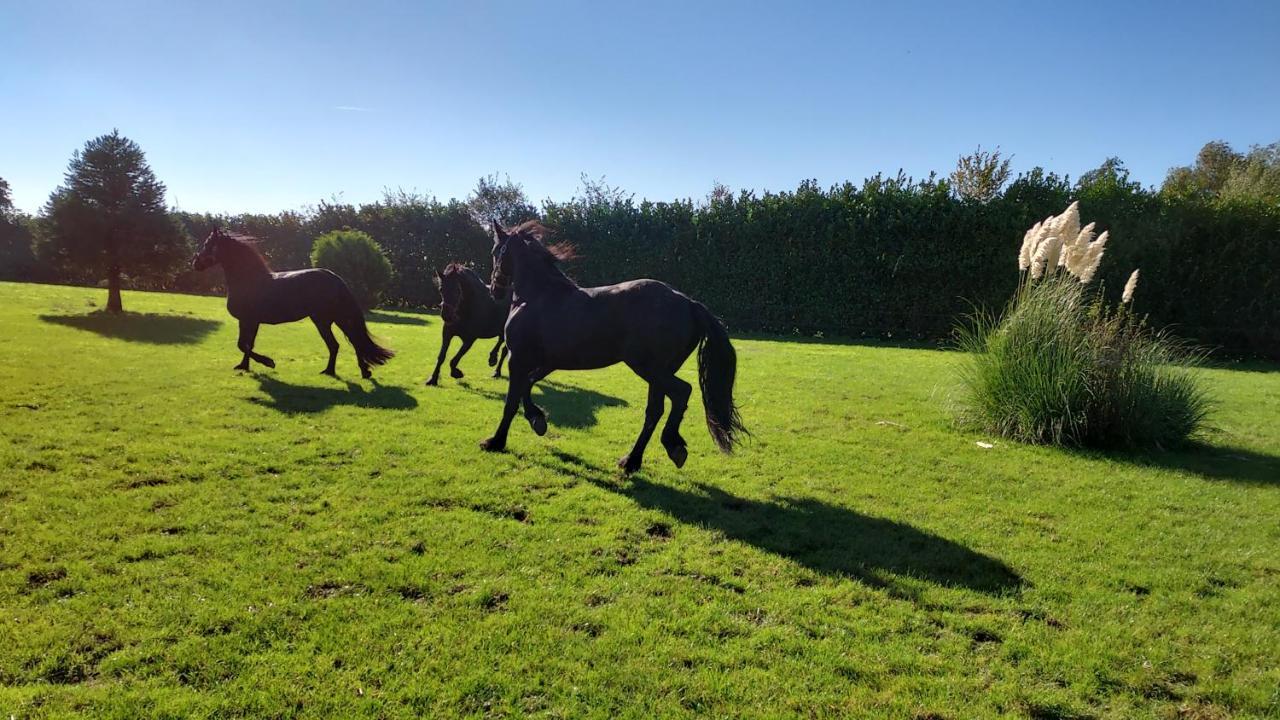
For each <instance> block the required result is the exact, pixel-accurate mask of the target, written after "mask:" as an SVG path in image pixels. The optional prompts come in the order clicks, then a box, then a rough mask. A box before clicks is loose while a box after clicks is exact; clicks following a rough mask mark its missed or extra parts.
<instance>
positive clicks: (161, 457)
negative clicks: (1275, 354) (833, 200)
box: [0, 284, 1280, 719]
mask: <svg viewBox="0 0 1280 720" xmlns="http://www.w3.org/2000/svg"><path fill="white" fill-rule="evenodd" d="M104 302H105V292H104V291H101V290H87V289H80V288H65V287H52V286H39V285H16V284H0V343H2V344H0V434H2V438H0V466H2V467H3V479H2V480H0V616H2V617H3V622H2V623H0V683H2V684H3V687H0V717H4V718H8V717H9V716H10V715H12V716H14V717H17V718H27V717H39V716H63V715H76V714H83V715H86V716H94V717H121V718H133V717H191V716H197V717H243V716H252V717H259V716H271V717H295V716H305V717H323V718H333V717H347V716H357V715H359V716H369V717H419V716H474V717H481V716H486V717H487V716H494V717H501V716H526V715H528V716H541V717H573V718H578V717H599V718H609V717H635V718H647V717H654V716H664V717H665V716H693V715H709V716H717V717H729V716H735V717H737V716H742V717H790V716H806V717H841V716H845V717H848V716H852V717H884V718H911V717H916V718H957V719H958V718H974V717H994V716H1003V717H1031V718H1084V717H1114V718H1134V717H1139V718H1140V717H1158V718H1165V717H1167V718H1225V717H1280V659H1278V658H1280V368H1277V367H1274V366H1262V365H1247V366H1241V367H1239V368H1237V369H1230V370H1228V369H1215V370H1211V371H1208V377H1209V383H1210V386H1211V387H1212V388H1213V390H1214V392H1215V394H1216V396H1217V398H1218V399H1219V401H1220V402H1219V405H1218V407H1217V409H1216V412H1215V415H1214V418H1213V423H1214V430H1213V431H1211V432H1210V433H1208V434H1207V435H1206V436H1205V437H1204V438H1203V441H1202V444H1201V446H1200V447H1199V448H1197V449H1195V450H1193V451H1186V452H1179V453H1158V454H1150V455H1142V456H1134V455H1103V454H1092V453H1078V452H1064V451H1061V450H1055V449H1050V448H1044V447H1031V446H1020V445H1015V444H1011V443H1008V442H1004V441H996V442H995V446H994V448H991V449H984V448H982V447H979V446H978V445H977V441H980V440H990V438H985V437H983V436H981V435H976V434H973V433H970V432H967V431H964V430H958V429H956V428H955V427H953V425H952V423H951V418H952V413H951V411H950V403H951V402H952V397H953V393H954V386H953V383H952V379H951V369H952V367H953V366H954V364H955V363H956V361H957V359H958V358H957V356H956V355H955V354H953V353H946V352H939V351H933V350H923V349H902V348H896V347H887V346H870V345H854V344H841V343H838V342H817V341H793V340H791V339H786V338H780V339H752V340H738V341H737V343H736V344H737V347H738V353H739V387H738V394H739V397H740V400H741V404H742V413H743V417H744V418H745V420H746V422H747V424H748V426H749V427H750V428H751V429H752V431H753V432H754V433H755V439H754V441H752V442H751V443H750V444H749V445H748V446H747V447H746V448H745V449H744V450H743V451H742V452H741V453H739V454H738V455H735V456H733V457H725V456H721V455H719V454H718V453H716V452H715V451H714V449H713V446H712V443H711V441H710V438H709V437H708V436H707V433H706V431H705V428H704V427H703V425H702V410H701V407H700V404H699V406H698V407H696V409H695V408H693V407H691V410H690V413H689V416H688V419H687V421H686V426H685V433H684V434H685V436H686V437H687V438H688V439H689V441H690V457H689V462H688V464H687V465H686V466H685V468H684V469H683V470H676V469H675V468H674V467H673V466H672V465H671V464H670V463H669V462H668V461H667V459H666V457H665V454H664V453H663V452H662V450H661V448H660V447H659V446H658V445H657V443H656V441H655V443H654V445H653V446H651V448H650V452H649V454H648V457H647V459H646V468H645V469H644V470H643V471H642V472H641V473H639V474H637V475H636V476H634V477H632V478H630V479H625V478H622V477H620V476H619V475H618V474H617V472H616V470H615V469H614V462H615V461H616V459H617V458H618V457H620V456H621V455H622V454H623V453H625V452H626V450H627V449H628V447H629V446H630V443H631V442H632V440H633V439H634V436H635V433H636V432H637V430H638V429H639V425H640V421H641V415H642V412H643V402H644V396H645V393H644V387H643V385H642V384H641V382H640V381H639V380H638V379H637V378H635V377H634V376H633V375H631V373H630V372H629V371H627V370H626V369H625V368H614V369H610V370H605V371H598V372H591V373H559V374H556V375H553V376H552V377H551V378H550V381H549V382H547V383H545V384H544V385H543V386H542V387H541V389H540V390H539V391H538V393H540V395H541V400H540V402H541V404H543V405H544V407H546V409H547V411H548V414H549V416H550V419H551V423H552V428H551V431H550V432H549V433H548V435H547V436H546V437H545V438H538V437H536V436H534V434H533V433H532V431H530V430H529V428H528V425H527V424H525V423H524V422H523V420H521V419H517V421H516V425H515V426H514V427H513V431H512V435H511V440H510V444H509V446H510V452H508V453H506V454H500V455H488V454H484V453H482V452H480V450H479V449H478V448H477V443H478V442H479V441H480V440H481V439H483V438H485V437H487V436H488V435H489V433H490V432H491V430H492V429H493V426H494V424H495V423H496V421H497V417H498V414H499V411H500V401H499V399H498V398H499V397H500V393H501V392H502V391H503V389H504V388H505V381H498V380H493V379H490V378H489V377H488V368H487V367H486V366H485V356H486V355H487V352H488V349H489V345H488V343H487V342H486V343H485V344H483V345H481V344H477V346H476V347H475V348H474V349H473V350H472V352H471V354H470V356H469V357H468V358H467V359H466V360H465V361H464V363H463V367H464V369H465V370H466V371H467V372H468V376H467V378H466V379H465V380H463V381H455V380H453V379H451V378H448V377H447V372H446V374H445V377H444V378H443V379H442V381H441V387H439V388H426V387H423V386H422V381H423V379H425V377H426V375H427V373H428V372H429V370H430V363H431V362H432V361H433V360H434V358H435V352H436V348H437V347H438V342H439V336H440V332H439V331H440V328H439V319H438V318H437V317H436V316H433V315H411V314H400V313H379V314H378V316H377V322H376V323H375V324H374V332H375V334H377V335H379V336H381V337H382V338H383V339H385V340H386V341H387V342H388V344H390V345H391V346H392V347H394V348H395V349H396V350H398V351H399V353H400V354H399V356H398V357H397V358H396V359H395V360H393V361H392V362H391V363H390V364H389V365H388V366H386V367H385V368H382V369H380V371H378V372H377V373H376V377H377V380H378V383H377V384H376V385H371V384H370V383H368V382H361V381H359V380H358V379H357V378H358V372H357V370H356V368H355V363H354V359H353V357H352V355H351V353H350V350H349V348H348V346H347V345H346V344H345V342H344V344H343V349H342V355H341V356H340V358H339V363H338V371H339V373H340V374H341V375H342V377H343V379H342V380H334V379H331V378H327V377H323V376H321V375H319V374H318V372H319V370H320V369H321V368H322V367H323V365H324V349H323V344H322V343H321V341H320V339H319V338H318V336H317V335H316V333H315V330H314V329H313V328H312V327H311V325H310V323H303V324H294V325H291V326H281V327H267V328H264V329H263V331H262V332H261V333H260V335H259V338H258V349H259V351H260V352H263V353H265V354H267V355H271V356H272V357H274V358H275V360H276V362H277V369H275V370H264V371H263V372H255V373H249V374H241V373H237V372H234V371H233V370H232V369H231V367H232V365H234V364H235V363H236V362H237V361H238V360H239V354H238V352H237V351H236V350H235V336H236V329H235V324H234V322H232V321H231V318H230V317H229V316H227V315H226V313H225V310H224V308H223V303H222V300H221V299H217V298H201V297H187V296H176V295H163V294H145V293H126V295H125V307H126V308H127V309H128V310H130V311H131V314H129V315H127V316H126V317H123V318H119V319H110V318H103V317H101V316H92V315H89V313H92V312H94V311H95V310H96V309H97V308H98V307H99V306H101V305H102V304H103V303H104ZM694 369H695V368H694V366H693V363H692V362H690V363H689V364H688V365H686V367H685V368H684V370H683V375H684V376H685V377H686V379H692V378H693V377H694ZM694 398H695V402H698V403H700V396H699V395H697V393H696V391H695V396H694Z"/></svg>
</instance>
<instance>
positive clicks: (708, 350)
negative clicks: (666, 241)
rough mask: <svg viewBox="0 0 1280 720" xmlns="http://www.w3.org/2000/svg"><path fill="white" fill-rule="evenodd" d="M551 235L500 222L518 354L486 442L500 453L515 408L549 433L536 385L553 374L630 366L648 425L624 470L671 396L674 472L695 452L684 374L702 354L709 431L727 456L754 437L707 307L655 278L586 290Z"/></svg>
mask: <svg viewBox="0 0 1280 720" xmlns="http://www.w3.org/2000/svg"><path fill="white" fill-rule="evenodd" d="M545 235H546V229H545V228H543V227H542V226H541V225H539V224H538V223H537V222H536V221H530V222H527V223H524V224H523V225H519V226H517V227H514V228H511V229H509V230H507V229H503V228H502V226H501V225H499V224H498V223H497V222H496V221H495V222H494V223H493V277H492V281H491V283H490V288H491V289H492V292H493V294H494V296H495V297H501V296H502V295H503V294H505V292H506V290H507V288H508V286H510V287H511V289H512V296H511V308H512V309H511V314H510V315H509V316H508V318H507V326H506V339H507V346H508V347H509V348H510V350H511V361H510V363H509V365H508V368H507V370H508V372H509V374H510V376H511V379H510V384H509V386H508V388H507V399H506V406H505V407H504V408H503V411H502V421H501V422H499V423H498V429H497V430H496V431H495V432H494V434H493V437H491V438H489V439H488V440H485V441H484V442H483V443H481V444H480V446H481V447H482V448H484V449H485V450H491V451H497V450H502V449H504V448H505V447H506V444H507V431H508V430H509V429H510V427H511V420H512V418H513V417H515V414H516V407H517V406H518V405H520V404H521V403H523V404H524V414H525V418H526V419H528V421H529V425H530V426H532V427H533V431H534V432H535V433H537V434H538V435H542V434H544V433H546V431H547V417H546V413H544V412H543V411H542V409H541V408H539V407H538V406H537V405H535V404H533V398H532V396H531V394H530V393H531V391H532V388H533V385H534V384H535V383H537V382H538V381H539V380H541V379H542V378H544V377H546V376H547V375H548V374H549V373H551V372H552V371H554V370H589V369H594V368H602V367H607V366H609V365H613V364H615V363H619V362H623V363H626V364H627V367H629V368H631V370H632V371H633V372H635V374H637V375H639V376H640V377H641V378H643V379H644V380H645V381H646V382H648V383H649V400H648V404H647V405H646V406H645V411H644V426H643V427H642V428H641V429H640V436H639V437H638V438H636V443H635V446H634V447H632V448H631V452H629V453H627V455H626V456H625V457H623V458H622V459H621V460H620V461H618V465H619V466H620V467H621V468H622V469H623V470H625V471H626V472H634V471H635V470H638V469H639V468H640V463H641V461H642V460H643V457H644V449H645V446H646V445H648V443H649V438H650V436H651V435H652V434H653V431H654V428H656V427H657V425H658V420H660V419H661V418H662V412H663V409H664V408H663V405H664V400H663V399H664V398H670V399H671V413H670V415H668V416H667V423H666V425H665V426H664V427H663V429H662V438H661V439H662V445H663V447H664V448H666V450H667V455H668V456H669V457H670V458H671V461H672V462H673V463H675V464H676V467H681V466H683V465H684V462H685V460H686V459H688V456H689V451H688V450H687V449H686V446H685V440H684V438H683V437H681V436H680V422H681V420H682V419H683V418H684V412H685V409H686V408H687V407H688V405H689V395H690V394H691V393H692V391H693V389H692V387H691V386H690V385H689V383H687V382H685V381H683V380H681V379H680V378H678V377H676V371H677V370H679V369H680V366H681V365H683V364H684V361H685V360H686V359H687V358H688V357H689V355H690V354H691V353H692V352H693V351H694V349H695V348H696V349H697V350H698V384H699V385H700V386H701V387H702V404H703V407H704V408H705V410H706V413H707V429H709V430H710V431H711V437H712V439H714V440H715V442H716V444H717V445H718V446H719V447H720V449H721V450H723V451H724V452H726V453H728V452H732V450H733V447H734V445H736V444H737V443H738V442H739V441H740V439H741V435H742V434H744V433H746V428H744V427H743V425H742V420H741V418H739V417H738V409H737V407H736V406H735V405H734V403H733V382H734V376H735V375H736V373H737V363H738V361H737V354H736V353H735V352H734V349H733V345H731V344H730V343H729V334H728V333H727V332H726V331H725V328H724V325H722V324H721V323H720V321H719V320H718V319H717V318H716V317H715V316H714V315H712V314H711V311H709V310H707V308H706V306H704V305H703V304H702V303H699V302H696V301H694V300H691V299H690V298H689V297H688V296H686V295H684V294H682V293H679V292H677V291H675V290H673V289H672V288H671V287H670V286H668V285H667V284H665V283H662V282H658V281H657V280H631V281H628V282H624V283H620V284H618V285H607V286H605V287H596V288H582V287H578V285H577V284H576V283H574V282H573V280H570V279H569V278H568V277H567V276H566V275H565V274H564V273H562V272H561V271H560V269H559V267H557V266H556V263H557V261H558V260H564V259H568V258H569V257H571V255H572V248H568V247H566V246H564V245H553V246H550V247H547V246H545V245H544V244H543V242H542V241H543V239H544V237H545Z"/></svg>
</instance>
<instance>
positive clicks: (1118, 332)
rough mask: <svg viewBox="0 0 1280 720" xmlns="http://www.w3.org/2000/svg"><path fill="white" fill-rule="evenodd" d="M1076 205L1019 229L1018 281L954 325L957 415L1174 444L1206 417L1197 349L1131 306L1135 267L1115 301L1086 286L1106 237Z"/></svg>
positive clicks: (1006, 425) (1018, 433)
mask: <svg viewBox="0 0 1280 720" xmlns="http://www.w3.org/2000/svg"><path fill="white" fill-rule="evenodd" d="M1076 208H1077V206H1076V205H1074V204H1073V205H1072V206H1071V207H1070V208H1068V210H1067V212H1066V213H1063V215H1061V216H1058V217H1051V218H1049V219H1047V220H1046V221H1044V222H1043V223H1039V224H1037V225H1036V226H1035V227H1033V228H1032V229H1031V230H1030V231H1029V232H1028V233H1027V236H1026V239H1025V241H1024V243H1023V247H1022V251H1021V252H1020V254H1019V266H1020V267H1021V268H1022V271H1023V275H1022V281H1021V282H1020V283H1019V285H1018V289H1017V290H1016V292H1015V293H1014V296H1013V299H1012V300H1011V301H1010V302H1009V304H1008V306H1007V307H1006V308H1005V311H1004V313H1003V314H1002V316H1001V317H1000V318H996V317H993V316H992V315H990V314H987V313H982V312H979V313H977V314H976V315H975V316H973V318H972V322H971V323H970V324H969V325H968V326H965V327H962V328H961V329H960V330H959V341H960V342H959V344H960V347H961V349H963V350H965V351H967V352H968V357H967V359H966V360H965V362H964V364H963V365H962V369H961V382H962V385H963V387H964V390H965V401H964V408H963V417H962V419H963V420H965V421H967V422H970V423H972V424H974V425H976V426H978V427H981V428H982V429H984V430H986V431H988V432H991V433H995V434H997V435H1000V436H1003V437H1007V438H1010V439H1014V440H1019V441H1024V442H1037V443H1052V444H1057V445H1075V446H1093V447H1107V446H1128V447H1133V446H1157V447H1159V446H1169V445H1174V444H1178V443H1181V442H1183V441H1185V440H1186V439H1187V437H1188V436H1190V435H1191V434H1192V433H1193V432H1195V430H1196V429H1197V428H1198V427H1199V426H1200V425H1201V424H1202V423H1203V421H1204V419H1205V417H1206V414H1207V412H1208V407H1209V401H1208V396H1207V394H1206V392H1205V390H1204V388H1203V383H1202V381H1201V379H1200V377H1199V375H1198V374H1196V371H1195V364H1196V361H1197V360H1198V359H1199V354H1198V353H1197V352H1196V351H1194V350H1192V349H1190V348H1189V347H1188V346H1186V345H1184V344H1182V343H1181V342H1179V341H1178V340H1177V339H1175V338H1173V337H1172V336H1170V335H1168V334H1167V333H1165V332H1157V331H1152V330H1151V329H1150V328H1148V327H1147V325H1146V323H1145V321H1144V320H1143V319H1142V318H1140V317H1139V316H1138V315H1137V314H1136V313H1135V312H1134V311H1133V308H1132V302H1131V301H1132V297H1133V295H1134V291H1135V287H1136V285H1137V278H1138V275H1137V272H1136V271H1135V272H1134V273H1133V274H1132V275H1131V276H1130V278H1129V282H1128V283H1126V285H1125V291H1124V300H1123V301H1122V302H1121V304H1120V305H1119V306H1118V307H1115V308H1111V307H1109V306H1108V305H1107V304H1106V302H1105V300H1104V299H1103V297H1102V294H1101V293H1100V292H1093V291H1091V290H1090V288H1089V286H1088V283H1089V281H1090V279H1091V278H1092V277H1093V275H1094V274H1095V273H1096V271H1097V267H1098V265H1099V263H1100V262H1101V259H1102V254H1103V251H1104V249H1105V244H1106V233H1104V234H1103V236H1102V237H1099V238H1098V239H1097V240H1096V241H1094V240H1093V233H1092V227H1093V226H1092V225H1090V226H1087V227H1085V228H1083V229H1081V228H1080V227H1079V215H1078V213H1077V209H1076Z"/></svg>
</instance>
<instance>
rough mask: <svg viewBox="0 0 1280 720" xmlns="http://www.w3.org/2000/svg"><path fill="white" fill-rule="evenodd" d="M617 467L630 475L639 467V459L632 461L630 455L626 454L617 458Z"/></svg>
mask: <svg viewBox="0 0 1280 720" xmlns="http://www.w3.org/2000/svg"><path fill="white" fill-rule="evenodd" d="M618 468H619V469H621V470H622V472H624V473H626V474H627V475H630V474H631V473H633V472H636V471H637V470H639V469H640V461H639V460H636V461H634V462H633V461H632V460H631V456H630V455H627V456H626V457H623V458H622V459H620V460H618Z"/></svg>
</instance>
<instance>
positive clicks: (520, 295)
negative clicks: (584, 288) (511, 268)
mask: <svg viewBox="0 0 1280 720" xmlns="http://www.w3.org/2000/svg"><path fill="white" fill-rule="evenodd" d="M577 287H578V286H577V284H576V283H574V282H573V281H572V280H570V279H569V276H568V275H565V274H564V273H562V272H560V268H558V267H555V266H554V265H548V264H547V263H545V262H542V261H541V260H540V259H538V258H533V257H530V258H528V259H525V258H521V257H520V256H517V257H516V267H515V277H514V278H512V282H511V293H512V295H511V297H512V302H513V303H515V302H521V303H527V302H529V301H537V300H539V299H541V298H543V297H546V296H548V295H552V294H556V293H562V292H565V291H568V290H573V289H576V288H577Z"/></svg>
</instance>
